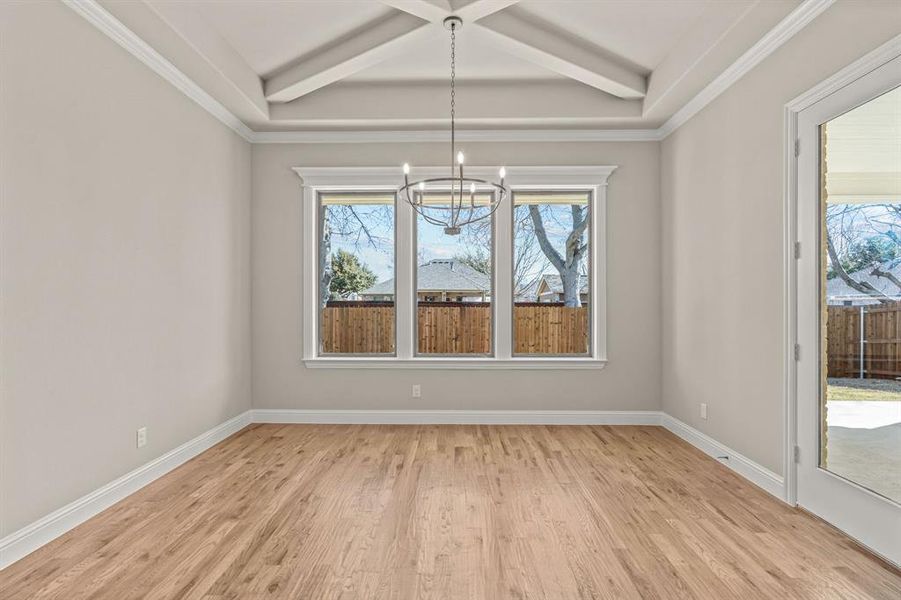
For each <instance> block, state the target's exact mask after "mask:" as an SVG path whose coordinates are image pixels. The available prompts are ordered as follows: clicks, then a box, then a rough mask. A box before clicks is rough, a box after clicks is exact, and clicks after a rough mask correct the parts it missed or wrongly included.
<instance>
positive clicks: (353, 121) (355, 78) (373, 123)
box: [99, 0, 801, 131]
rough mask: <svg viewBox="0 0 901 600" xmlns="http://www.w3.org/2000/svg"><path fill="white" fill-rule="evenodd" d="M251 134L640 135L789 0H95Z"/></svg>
mask: <svg viewBox="0 0 901 600" xmlns="http://www.w3.org/2000/svg"><path fill="white" fill-rule="evenodd" d="M99 2H100V4H101V5H102V6H103V7H104V8H105V9H106V10H108V11H109V12H110V13H112V15H113V16H114V17H116V18H117V19H119V20H120V21H121V22H122V23H123V24H124V25H125V26H127V27H129V28H130V29H132V31H134V32H135V33H136V34H138V35H139V36H141V37H142V38H143V39H144V40H145V41H146V42H147V43H149V44H150V45H152V46H153V47H154V49H156V50H157V51H158V52H160V54H162V55H163V56H164V57H166V59H167V60H169V61H170V62H172V63H173V64H175V65H176V66H177V67H178V68H179V69H180V70H182V71H183V72H184V73H185V74H187V75H188V76H189V77H191V78H192V79H193V80H194V81H195V82H197V83H198V85H200V86H201V87H202V88H203V89H204V90H205V91H206V92H207V93H209V94H211V95H212V96H213V97H215V98H216V99H217V100H219V102H221V103H222V104H223V105H224V106H225V107H226V108H227V109H228V110H229V111H230V112H232V113H234V114H235V115H236V116H238V118H240V119H241V120H242V121H244V122H245V124H247V125H248V126H249V127H251V128H253V129H256V130H258V131H264V130H268V131H272V130H305V129H310V130H322V129H351V130H378V129H396V128H405V129H416V128H423V129H426V128H428V129H434V128H436V127H441V126H442V125H441V124H442V123H444V122H445V121H446V119H447V103H448V101H447V100H448V99H447V94H448V90H447V87H448V82H447V79H448V70H449V64H448V63H449V46H450V41H449V33H448V32H447V31H446V30H445V29H444V27H443V26H442V24H441V22H442V20H443V19H444V17H446V16H447V15H450V14H458V15H460V16H461V17H462V18H463V20H464V25H463V29H462V30H461V31H460V32H459V33H458V36H457V76H458V81H459V82H460V87H459V90H458V92H459V94H460V105H461V113H460V117H461V125H462V126H464V127H470V128H473V129H479V128H532V129H535V128H539V129H540V128H549V127H554V128H558V127H561V126H562V127H566V128H580V127H594V128H623V127H626V128H636V129H639V128H654V127H657V126H659V125H660V124H661V123H662V122H663V121H665V120H666V119H667V118H669V117H670V116H672V114H673V113H675V112H676V111H677V110H678V109H679V108H681V107H682V106H683V105H684V104H685V103H687V102H688V100H690V99H691V98H693V97H694V96H695V95H696V94H698V92H700V90H701V89H703V88H704V86H706V85H707V84H708V83H710V82H711V81H712V80H713V79H714V78H716V77H717V76H718V75H720V74H721V73H722V72H723V71H724V70H725V69H726V68H727V67H729V66H730V65H731V64H732V63H733V62H734V61H735V60H736V59H737V58H738V57H739V56H741V55H742V54H743V53H744V52H745V51H747V50H748V49H749V48H750V47H751V46H752V45H753V44H754V43H755V42H756V41H757V40H759V39H760V38H761V37H762V36H764V35H765V34H766V33H767V32H769V31H770V30H771V29H772V28H773V27H774V26H775V25H777V24H778V23H779V22H780V21H781V20H782V19H783V18H784V17H785V16H786V15H788V14H789V13H791V12H792V11H793V10H795V9H796V8H798V6H799V4H800V3H801V0H674V1H668V0H469V1H467V0H227V1H226V0H136V1H134V2H118V1H116V0H99Z"/></svg>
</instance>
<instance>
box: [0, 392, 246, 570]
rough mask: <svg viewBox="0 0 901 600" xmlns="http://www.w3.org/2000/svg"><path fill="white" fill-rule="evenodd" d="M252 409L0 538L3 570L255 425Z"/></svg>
mask: <svg viewBox="0 0 901 600" xmlns="http://www.w3.org/2000/svg"><path fill="white" fill-rule="evenodd" d="M251 416H252V411H249V410H248V411H246V412H244V413H242V414H240V415H238V416H237V417H234V418H233V419H229V420H228V421H226V422H224V423H222V424H220V425H217V426H216V427H213V428H212V429H210V430H209V431H206V432H204V433H202V434H200V435H199V436H197V437H196V438H194V439H192V440H190V441H188V442H186V443H184V444H182V445H181V446H179V447H178V448H175V449H174V450H171V451H170V452H167V453H166V454H164V455H162V456H160V457H159V458H156V459H154V460H152V461H150V462H149V463H147V464H145V465H142V466H140V467H138V468H137V469H135V470H134V471H131V472H130V473H127V474H125V475H123V476H122V477H119V478H118V479H116V480H115V481H111V482H110V483H108V484H106V485H104V486H103V487H101V488H99V489H96V490H94V491H93V492H91V493H90V494H88V495H86V496H82V497H81V498H79V499H78V500H75V501H74V502H72V503H70V504H67V505H66V506H64V507H62V508H60V509H58V510H55V511H53V512H52V513H50V514H49V515H47V516H45V517H43V518H41V519H38V520H37V521H35V522H34V523H31V524H30V525H26V526H25V527H23V528H22V529H20V530H18V531H15V532H13V533H11V534H10V535H8V536H6V537H4V538H2V539H0V569H3V568H5V567H7V566H9V565H11V564H12V563H14V562H16V561H17V560H19V559H20V558H22V557H24V556H26V555H27V554H30V553H32V552H34V551H35V550H37V549H38V548H40V547H41V546H43V545H44V544H47V543H49V542H51V541H52V540H54V539H56V538H57V537H59V536H61V535H62V534H64V533H66V532H67V531H69V530H70V529H73V528H74V527H76V526H78V525H80V524H81V523H84V522H85V521H87V520H88V519H90V518H91V517H93V516H94V515H96V514H97V513H99V512H101V511H103V510H106V509H107V508H109V507H110V506H112V505H113V504H115V503H116V502H119V501H120V500H122V499H123V498H125V497H126V496H129V495H131V494H133V493H135V492H136V491H138V490H139V489H141V488H142V487H144V486H145V485H147V484H148V483H151V482H152V481H154V480H155V479H158V478H160V477H162V476H163V475H165V474H166V473H168V472H169V471H171V470H172V469H174V468H176V467H178V466H179V465H181V464H183V463H185V462H187V461H188V460H190V459H192V458H194V457H195V456H197V455H198V454H200V453H202V452H204V451H205V450H208V449H209V448H211V447H213V446H214V445H216V444H218V443H219V442H221V441H222V440H224V439H225V438H227V437H228V436H230V435H232V434H233V433H236V432H238V431H240V430H241V429H243V428H244V427H246V426H248V425H250V424H251Z"/></svg>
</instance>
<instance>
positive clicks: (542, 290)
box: [538, 273, 588, 295]
mask: <svg viewBox="0 0 901 600" xmlns="http://www.w3.org/2000/svg"><path fill="white" fill-rule="evenodd" d="M579 279H580V281H579V293H580V294H587V293H588V277H587V276H586V275H580V276H579ZM538 293H539V294H540V295H544V294H562V293H563V279H562V278H561V277H560V275H556V274H552V273H545V274H544V275H542V276H541V280H540V282H539V283H538Z"/></svg>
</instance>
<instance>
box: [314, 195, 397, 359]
mask: <svg viewBox="0 0 901 600" xmlns="http://www.w3.org/2000/svg"><path fill="white" fill-rule="evenodd" d="M373 192H374V190H371V189H366V190H356V191H343V192H336V191H335V190H326V189H319V190H316V193H315V194H313V199H314V202H315V203H316V207H315V211H316V212H315V213H314V215H313V216H314V218H315V223H314V227H315V229H316V256H315V261H316V275H315V279H316V281H315V282H314V283H315V286H316V291H315V294H316V306H317V307H318V306H319V298H320V297H321V294H322V277H321V276H320V275H321V274H320V273H319V262H320V256H319V253H320V251H321V249H322V230H321V229H320V228H319V220H320V219H321V218H322V197H323V196H328V195H337V194H346V195H348V196H353V195H360V196H364V195H366V194H371V193H373ZM377 193H378V194H384V195H385V196H394V205H393V209H394V217H393V219H392V220H393V221H394V232H393V237H394V239H393V240H392V241H393V242H394V243H393V244H392V245H393V246H394V256H393V258H394V269H395V271H396V270H397V194H394V193H393V191H389V192H388V193H386V192H385V190H381V191H379V192H377ZM315 326H316V356H321V357H323V358H329V357H337V358H358V357H366V356H371V357H374V358H396V357H397V273H395V274H394V328H393V329H394V352H370V353H368V354H361V353H352V352H323V351H322V311H321V310H319V309H318V308H317V310H316V323H315Z"/></svg>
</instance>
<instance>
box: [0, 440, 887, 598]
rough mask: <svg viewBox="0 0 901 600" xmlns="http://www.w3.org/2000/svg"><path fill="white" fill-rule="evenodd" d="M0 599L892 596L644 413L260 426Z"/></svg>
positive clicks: (44, 556) (188, 467) (70, 546)
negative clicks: (592, 418)
mask: <svg viewBox="0 0 901 600" xmlns="http://www.w3.org/2000/svg"><path fill="white" fill-rule="evenodd" d="M0 598H3V599H4V600H13V599H19V598H57V599H60V600H76V599H81V598H94V599H110V600H126V599H129V598H141V599H148V600H149V599H156V598H166V599H173V598H196V599H206V600H224V599H242V600H243V599H246V600H257V599H262V598H266V599H276V598H277V599H289V598H290V599H292V600H295V599H299V600H325V599H342V600H344V599H366V600H369V599H382V598H391V599H410V600H414V599H415V600H419V599H427V598H435V599H446V600H449V599H457V598H467V599H470V598H471V599H485V600H495V599H497V600H500V599H507V598H510V599H514V598H515V599H524V598H530V599H544V598H547V599H570V598H573V599H575V598H579V599H582V598H661V599H671V598H699V599H707V598H710V599H717V600H718V599H727V598H743V599H749V598H767V599H770V598H773V599H777V598H778V599H781V598H811V599H814V598H815V599H821V598H891V599H893V600H898V598H901V573H899V572H898V571H897V570H893V569H892V568H890V567H889V566H887V565H886V564H884V563H882V562H880V561H878V560H876V559H874V558H873V557H871V556H869V555H868V554H866V553H865V552H864V551H862V550H861V549H860V548H858V547H857V546H856V545H855V544H854V543H853V542H852V541H851V540H850V539H848V538H847V537H845V536H844V535H842V534H841V533H839V532H838V531H836V530H834V529H832V528H831V527H829V526H828V525H826V524H825V523H823V522H821V521H819V520H817V519H815V518H813V517H811V516H810V515H808V514H805V513H804V512H802V511H799V510H794V509H791V508H789V507H788V506H786V505H784V504H782V503H781V502H779V501H777V500H775V499H773V498H772V497H770V496H768V495H767V494H766V493H765V492H763V491H761V490H759V489H757V488H756V487H754V486H753V485H751V484H750V483H748V482H746V481H744V480H743V479H741V478H740V477H738V476H737V475H735V474H733V473H732V472H731V471H729V470H728V469H726V468H725V467H723V466H722V465H719V464H718V463H717V462H716V461H714V460H711V459H709V458H707V457H706V456H704V455H703V454H701V453H700V452H699V451H697V450H696V449H694V448H692V447H691V446H689V445H688V444H686V443H684V442H682V441H681V440H679V439H678V438H676V437H675V436H673V435H672V434H670V433H668V432H667V431H665V430H663V429H661V428H658V427H558V426H555V427H545V426H446V425H445V426H385V425H381V426H375V425H372V426H354V425H340V426H339V425H257V426H252V427H249V428H247V429H245V430H243V431H242V432H240V433H238V434H236V435H234V436H233V437H231V438H229V439H228V440H226V441H225V442H223V443H221V444H219V445H218V446H216V447H215V448H213V449H211V450H209V451H207V452H206V453H204V454H203V455H201V456H199V457H198V458H196V459H194V460H192V461H191V462H189V463H187V464H185V465H183V466H182V467H180V468H179V469H177V470H175V471H173V472H172V473H170V474H168V475H167V476H165V477H164V478H162V479H160V480H158V481H156V482H155V483H153V484H151V485H150V486H148V487H146V488H144V489H143V490H141V491H140V492H138V493H137V494H135V495H133V496H131V497H129V498H128V499H126V500H124V501H123V502H121V503H119V504H117V505H116V506H114V507H112V508H111V509H109V510H107V511H105V512H104V513H102V514H100V515H98V516H97V517H95V518H94V519H91V520H90V521H88V522H87V523H85V524H83V525H82V526H80V527H78V528H77V529H75V530H73V531H71V532H69V533H68V534H66V535H65V536H63V537H61V538H60V539H58V540H56V541H54V542H53V543H51V544H49V545H47V546H45V547H44V548H42V549H40V550H39V551H37V552H35V553H34V554H32V555H30V556H28V557H26V558H25V559H23V560H21V561H19V562H18V563H16V564H14V565H12V566H10V567H8V568H7V569H6V570H4V571H2V572H0Z"/></svg>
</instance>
